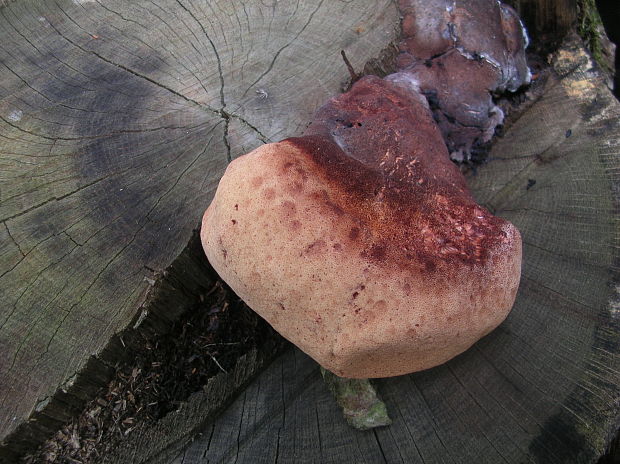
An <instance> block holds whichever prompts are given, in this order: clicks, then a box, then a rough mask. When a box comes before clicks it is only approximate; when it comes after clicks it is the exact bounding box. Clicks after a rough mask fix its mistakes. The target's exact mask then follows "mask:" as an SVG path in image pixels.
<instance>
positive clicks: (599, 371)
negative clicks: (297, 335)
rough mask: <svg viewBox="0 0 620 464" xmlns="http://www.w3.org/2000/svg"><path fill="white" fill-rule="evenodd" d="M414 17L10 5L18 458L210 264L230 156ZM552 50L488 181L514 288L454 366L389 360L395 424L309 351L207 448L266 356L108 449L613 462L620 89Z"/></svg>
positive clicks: (317, 95) (9, 382)
mask: <svg viewBox="0 0 620 464" xmlns="http://www.w3.org/2000/svg"><path fill="white" fill-rule="evenodd" d="M398 29H399V25H398V13H397V10H396V7H395V5H394V2H392V1H391V0H384V1H379V0H375V1H372V0H349V1H344V0H343V1H324V0H312V1H308V2H294V1H281V2H277V1H275V0H269V1H267V0H261V1H259V0H256V1H252V2H243V1H240V0H234V1H224V0H217V1H216V0H214V1H209V2H190V1H187V0H178V1H172V0H162V1H157V2H147V1H143V0H138V1H136V2H123V1H120V0H116V1H113V0H105V1H96V0H72V1H69V0H57V1H34V0H15V1H13V2H8V3H7V4H6V5H5V6H3V7H1V8H0V36H1V37H2V38H3V41H2V44H0V76H1V79H0V162H1V163H2V168H1V170H0V179H1V180H0V182H1V184H0V218H1V220H2V227H0V234H2V240H0V256H2V260H1V261H0V289H1V290H2V291H1V293H0V301H1V302H2V304H1V305H0V441H1V442H2V447H0V460H2V459H3V458H4V459H5V460H6V461H7V462H11V461H9V459H12V458H13V457H14V456H15V455H16V453H17V452H19V451H20V450H23V449H25V448H26V447H28V446H33V443H37V442H38V441H40V440H42V439H43V438H46V437H47V436H48V435H49V434H50V433H51V432H53V431H54V430H55V428H56V427H57V426H58V424H60V423H61V422H62V421H64V420H66V419H68V418H69V417H70V416H71V415H72V414H73V412H74V411H76V409H77V408H78V407H79V405H81V404H82V402H83V401H84V400H85V399H87V398H88V397H90V395H91V394H92V392H93V391H94V390H95V389H96V388H98V386H100V385H101V384H102V383H104V382H106V380H107V376H108V374H109V371H110V366H111V365H112V364H113V363H114V362H116V360H118V359H121V358H122V357H123V355H124V352H125V346H126V345H129V344H130V343H131V337H130V335H131V331H132V329H133V328H134V327H135V328H136V331H140V330H144V331H150V332H162V331H165V330H166V327H167V326H168V325H169V323H170V321H172V320H174V319H175V318H176V317H178V315H179V314H180V313H181V312H182V311H183V309H184V307H186V306H187V305H188V304H189V301H191V299H192V297H193V295H195V294H196V293H197V292H198V291H199V290H200V289H201V288H202V287H208V286H209V282H210V279H211V276H210V275H209V269H208V268H206V266H204V262H203V261H202V260H201V259H198V258H197V256H196V254H195V253H194V252H195V249H194V248H193V247H194V246H195V242H192V236H193V231H194V229H195V228H196V227H197V226H198V223H199V220H200V217H201V214H202V212H203V210H204V208H205V207H206V205H207V204H208V202H209V200H210V198H211V195H212V193H213V190H214V188H215V185H216V184H217V181H218V180H219V177H220V175H221V174H222V172H223V170H224V169H225V167H226V164H227V163H228V161H230V159H232V158H234V157H236V156H238V155H240V154H242V153H245V152H247V151H249V150H250V149H252V148H254V147H256V146H257V145H259V144H261V143H264V142H267V141H272V140H274V141H275V140H278V139H281V138H284V137H287V136H291V135H296V134H299V133H300V132H302V131H303V129H304V127H305V124H307V122H308V121H309V120H310V117H311V115H312V113H313V112H314V110H315V109H316V108H317V107H318V106H320V105H321V104H322V103H324V102H325V101H326V99H327V98H329V97H330V96H332V95H334V94H336V93H337V92H338V91H339V90H340V88H341V87H342V85H343V82H344V81H345V80H346V77H347V75H348V72H347V69H346V66H344V63H343V62H342V60H341V57H340V50H342V49H344V50H346V52H347V55H348V57H349V58H350V59H351V61H352V62H353V66H354V67H355V68H356V69H358V70H359V69H362V68H363V67H364V64H365V63H367V62H368V61H369V60H371V59H372V58H377V57H381V56H382V55H383V56H389V52H384V51H386V50H388V51H389V50H391V49H392V48H391V47H390V43H391V42H392V41H393V40H394V39H395V38H396V37H397V35H398ZM382 51H383V52H382ZM371 61H372V60H371ZM371 67H373V68H374V69H376V70H379V71H380V69H381V60H378V61H377V60H375V61H373V62H372V64H371ZM554 67H555V70H556V72H557V77H552V78H550V80H549V81H548V83H547V87H546V90H545V93H544V95H543V97H542V98H541V99H540V100H539V101H538V102H536V104H535V105H534V106H533V107H532V108H530V110H528V112H526V113H525V114H524V115H523V116H522V117H521V118H520V119H519V120H518V121H516V122H515V124H514V125H513V126H512V127H511V128H510V130H509V131H508V132H507V133H506V135H505V136H504V138H503V139H501V140H499V141H498V142H497V144H496V145H495V147H494V149H493V152H492V154H491V157H492V159H491V161H490V163H488V165H486V166H484V167H483V168H482V169H480V170H479V174H478V175H477V176H474V177H471V178H470V179H469V182H470V185H471V187H472V188H473V190H474V191H475V192H476V194H477V196H478V199H479V200H480V201H481V202H482V203H483V204H485V205H486V206H487V207H489V208H490V209H492V210H493V211H494V212H495V213H496V214H498V215H501V216H504V217H506V218H508V219H509V220H510V221H511V222H513V223H514V224H516V225H517V226H518V227H519V228H520V230H521V232H522V234H523V238H524V269H523V283H522V287H521V290H520V293H519V297H518V300H517V304H516V306H515V308H514V310H513V312H512V314H511V316H510V317H509V319H508V320H507V321H506V322H505V323H504V324H503V325H502V326H501V327H500V328H499V329H498V330H496V331H495V332H493V333H492V334H490V335H489V336H487V337H486V338H485V339H483V340H481V341H480V342H479V343H478V344H476V345H475V346H474V348H472V349H471V350H469V351H468V352H466V353H464V354H463V355H461V356H459V357H458V358H456V359H454V360H453V361H451V362H449V363H448V364H446V365H443V366H440V367H437V368H435V369H432V370H429V371H425V372H421V373H417V374H412V375H409V376H403V377H399V378H394V379H385V380H381V381H379V382H378V384H379V388H380V392H381V393H382V395H383V399H384V400H385V401H386V403H387V406H388V408H389V409H390V412H391V414H392V418H393V420H394V423H393V424H392V425H391V426H390V427H389V428H385V429H380V430H375V431H369V432H364V433H360V432H355V431H353V430H350V429H348V428H347V426H346V425H345V423H344V421H343V420H342V418H341V417H340V411H339V410H338V408H337V406H336V405H335V403H334V402H333V400H332V398H331V397H330V396H329V392H328V391H327V389H326V388H325V387H324V386H323V385H322V383H321V382H322V381H321V379H320V373H319V370H318V366H316V364H314V363H313V362H311V360H309V358H307V357H305V355H303V354H301V353H299V352H297V351H293V350H291V351H289V352H288V353H287V354H286V355H285V356H283V357H281V358H279V359H278V360H277V361H276V362H275V363H274V364H272V365H271V366H270V367H269V368H268V369H267V370H266V371H265V372H264V373H263V374H262V375H261V376H260V377H259V378H258V379H257V380H256V381H255V382H254V383H253V384H252V385H251V386H250V387H249V388H248V389H247V390H246V391H244V392H243V393H242V395H241V396H240V397H239V398H238V400H237V401H236V402H235V403H233V405H232V406H231V407H230V408H228V409H227V410H226V411H225V412H224V414H223V415H222V416H221V417H220V418H219V419H217V420H216V421H214V422H212V423H211V424H210V425H209V426H207V428H206V429H204V430H203V431H202V434H201V435H198V436H196V437H195V441H194V442H193V444H191V445H190V446H189V447H186V445H187V443H188V442H189V440H190V439H191V438H192V434H193V433H194V432H195V431H196V430H197V428H198V426H199V425H201V424H202V422H204V420H205V419H204V416H203V413H204V411H205V410H208V411H211V409H209V407H204V406H203V403H208V401H209V394H213V395H221V394H223V393H222V392H231V391H235V389H237V388H239V386H240V385H242V384H243V383H244V382H245V381H247V378H248V376H247V373H248V372H251V371H252V369H254V368H255V367H256V366H257V365H260V364H261V362H260V361H257V359H258V358H256V357H254V356H255V355H251V356H249V357H248V358H246V359H244V360H242V367H241V369H240V370H239V371H236V373H235V374H234V375H231V376H230V377H227V378H220V379H216V380H214V382H212V383H211V384H210V386H208V392H209V394H206V393H205V392H200V393H198V394H196V395H195V396H194V397H193V398H191V399H190V401H189V402H188V404H187V405H186V406H185V407H182V408H181V409H180V410H179V411H178V412H174V413H170V414H169V415H168V416H166V417H165V418H164V419H162V420H161V421H160V423H159V424H158V425H157V427H155V428H154V429H153V430H152V431H150V432H149V433H145V434H143V435H137V436H136V437H134V438H132V441H130V442H128V443H127V445H126V446H125V447H120V448H119V449H118V452H117V454H113V455H110V456H107V457H105V459H106V460H107V461H108V462H175V463H181V462H182V463H184V464H188V463H194V462H206V460H207V459H208V460H211V461H216V462H228V461H236V462H239V463H241V462H248V463H249V462H251V463H254V462H267V461H274V460H279V461H280V462H315V461H318V462H369V463H371V462H372V463H375V462H390V463H392V462H406V463H408V462H444V461H448V462H449V461H460V462H490V463H496V462H502V461H506V462H541V463H542V462H544V463H564V462H595V461H596V459H597V458H598V456H600V455H601V454H602V453H603V451H604V449H605V447H606V446H607V444H608V443H609V441H610V439H611V437H612V436H613V434H614V433H615V431H616V429H617V427H618V424H619V422H620V421H619V419H620V410H619V404H620V394H619V387H618V385H619V384H620V376H619V374H618V372H619V370H620V366H619V361H618V349H619V341H620V340H619V337H618V333H619V330H618V329H619V322H618V317H619V316H618V315H619V314H620V313H619V311H620V302H619V298H618V294H617V286H618V258H619V253H618V249H619V248H618V245H619V243H618V238H619V237H618V211H619V203H618V201H619V197H618V181H619V179H618V176H619V172H620V170H619V167H620V161H619V159H618V153H619V146H620V125H619V123H618V120H619V119H618V118H619V116H620V109H619V107H618V103H617V101H615V100H614V99H613V97H612V96H611V94H610V93H609V92H608V91H607V89H605V88H604V86H603V85H602V83H601V80H600V78H599V77H598V74H597V73H596V71H594V70H593V64H592V62H591V60H590V59H589V57H588V56H587V54H586V53H585V52H584V50H583V48H582V47H581V46H580V45H579V43H578V42H573V43H567V44H566V45H565V46H564V47H563V48H562V50H561V51H560V52H559V54H558V56H557V58H556V60H555V61H554ZM128 331H129V333H128ZM119 334H120V335H119ZM125 334H127V335H128V336H127V337H125V336H124V335H125Z"/></svg>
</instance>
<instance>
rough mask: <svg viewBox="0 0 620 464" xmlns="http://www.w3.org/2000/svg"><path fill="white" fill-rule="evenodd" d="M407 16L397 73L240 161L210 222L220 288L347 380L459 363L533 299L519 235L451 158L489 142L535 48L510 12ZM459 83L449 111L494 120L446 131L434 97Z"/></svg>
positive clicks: (489, 0)
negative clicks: (523, 285)
mask: <svg viewBox="0 0 620 464" xmlns="http://www.w3.org/2000/svg"><path fill="white" fill-rule="evenodd" d="M400 3H401V11H402V12H403V18H404V24H403V30H404V40H403V42H402V43H401V51H402V55H401V58H400V60H399V69H398V70H397V72H396V73H394V74H392V75H389V76H387V77H386V78H384V79H380V78H378V77H374V76H366V77H363V78H362V79H360V80H359V81H357V82H356V83H355V84H354V85H353V86H352V88H351V89H350V90H349V91H348V92H346V93H344V94H342V95H339V96H337V97H335V98H332V99H331V100H330V101H329V102H328V103H327V104H326V105H324V106H323V107H322V108H320V109H319V110H318V112H317V113H316V115H315V118H314V120H313V122H312V123H311V125H310V126H309V128H308V129H307V131H306V133H305V134H304V135H303V136H302V137H296V138H289V139H286V140H283V141H281V142H278V143H270V144H266V145H263V146H261V147H259V148H257V149H256V150H254V151H252V152H251V153H248V154H246V155H244V156H241V157H239V158H237V159H235V160H234V161H233V162H232V163H230V165H229V166H228V168H227V170H226V173H225V174H224V176H223V177H222V179H221V181H220V184H219V187H218V189H217V192H216V194H215V197H214V199H213V201H212V203H211V205H210V206H209V208H208V209H207V211H206V213H205V215H204V218H203V223H202V231H201V238H202V243H203V246H204V249H205V252H206V254H207V256H208V258H209V261H210V262H211V264H212V265H213V267H214V268H215V269H216V270H217V272H218V273H219V274H220V276H221V277H222V278H223V279H224V280H225V281H226V282H227V283H228V284H229V285H230V286H231V288H232V289H233V290H234V291H235V292H237V294H238V295H239V296H240V297H241V298H243V299H244V300H245V301H246V303H247V304H248V305H249V306H250V307H251V308H253V309H254V310H255V311H256V312H257V313H259V314H260V315H261V316H262V317H263V318H265V319H266V320H267V321H268V322H269V323H270V324H271V325H272V326H273V327H274V328H275V329H276V330H277V331H278V332H280V333H281V334H282V335H283V336H284V337H285V338H287V339H288V340H290V341H291V342H293V343H294V344H295V345H297V346H298V347H299V348H300V349H301V350H303V351H304V352H306V353H307V354H309V355H310V356H311V357H312V358H314V359H315V360H316V361H318V362H319V364H321V366H323V367H324V368H326V369H328V370H329V371H331V372H333V373H335V374H336V375H337V376H340V377H347V378H357V379H363V378H376V377H389V376H396V375H401V374H406V373H411V372H415V371H419V370H423V369H428V368H430V367H433V366H436V365H438V364H441V363H443V362H445V361H448V360H449V359H451V358H452V357H454V356H456V355H458V354H459V353H462V352H463V351H465V350H466V349H467V348H469V347H470V346H471V345H472V344H473V343H475V342H476V341H477V340H478V339H480V338H481V337H483V336H484V335H485V334H487V333H489V332H490V331H491V330H493V329H494V328H495V327H497V326H498V325H499V324H500V323H501V322H502V321H503V320H504V319H505V317H506V316H507V314H508V313H509V311H510V309H511V307H512V305H513V302H514V299H515V295H516V293H517V288H518V286H519V279H520V270H521V239H520V235H519V232H518V231H517V229H516V228H515V227H514V226H513V225H512V224H510V223H509V222H507V221H505V220H503V219H500V218H498V217H495V216H493V215H492V214H491V213H489V212H488V211H487V210H486V209H484V208H483V207H481V206H479V205H477V204H476V202H475V201H474V199H473V198H472V196H471V194H470V193H469V191H468V188H467V186H466V183H465V179H464V177H463V176H462V174H461V173H460V171H459V169H458V168H457V167H456V166H455V165H454V164H453V163H452V162H451V161H450V155H449V150H448V148H447V146H446V143H447V144H448V145H450V144H451V143H452V145H453V146H452V148H453V149H463V147H468V146H469V147H470V146H471V144H472V143H474V142H475V141H476V140H478V139H479V138H480V137H482V138H483V139H485V137H486V135H484V134H487V133H488V131H489V130H491V129H490V127H491V126H493V124H495V123H496V122H497V118H494V117H493V115H492V114H491V113H492V111H490V110H489V108H490V107H491V106H494V105H493V102H492V99H491V92H493V91H495V90H497V89H509V90H514V89H516V88H517V87H518V86H519V85H520V84H521V83H525V82H527V80H528V79H529V71H527V66H525V58H524V56H523V53H524V51H523V50H524V47H525V45H526V38H525V33H524V31H523V29H522V28H521V27H520V23H519V22H518V18H517V17H516V14H514V12H512V10H509V9H508V7H504V6H503V5H500V4H499V3H498V2H496V1H494V0H472V1H465V2H445V1H434V2H431V3H432V4H433V8H430V5H429V4H428V3H426V2H422V3H423V4H424V6H425V8H419V7H417V3H418V2H417V1H401V2H400ZM422 3H421V4H422ZM412 8H415V11H416V12H418V11H423V14H420V15H417V16H416V15H413V13H412ZM468 11H469V13H468ZM488 11H490V12H496V13H497V14H496V15H495V16H493V15H486V16H485V14H481V12H488ZM463 18H466V19H467V26H466V27H465V25H464V24H465V19H463ZM476 18H477V19H476ZM416 21H417V22H416ZM459 21H460V22H459ZM493 21H495V22H493ZM515 24H519V27H515ZM476 28H478V29H476ZM422 29H423V30H422ZM468 31H476V32H475V33H470V34H469V35H467V33H468ZM461 32H462V35H463V36H466V37H465V38H461V37H460V35H459V34H461ZM457 35H458V37H459V38H458V40H457V39H455V37H457ZM444 42H445V43H444ZM446 44H447V45H446ZM446 47H447V48H446ZM446 49H448V51H446ZM465 49H467V50H468V52H467V53H464V52H463V50H465ZM487 50H488V51H487ZM437 54H440V55H441V57H440V58H438V57H437V56H436V55H437ZM457 55H458V56H457ZM485 56H486V57H488V59H486V58H485V59H483V60H482V61H481V60H480V59H479V57H485ZM433 57H434V58H433ZM498 57H499V58H498ZM428 60H439V61H437V62H436V63H437V64H432V65H431V66H430V67H429V66H428ZM425 63H426V64H425ZM433 63H435V61H433ZM433 66H437V68H438V69H439V70H440V71H438V73H435V74H433V73H426V74H425V73H424V72H422V71H421V70H428V69H432V67H433ZM523 66H525V68H523ZM471 69H475V70H477V71H476V72H473V71H471ZM480 73H482V74H480ZM457 75H458V76H459V79H460V80H461V81H462V82H461V83H459V84H458V85H457V86H456V90H455V91H454V92H452V91H450V92H435V97H436V98H437V99H438V100H439V103H438V105H439V107H444V106H445V107H454V109H455V111H457V113H458V112H463V111H464V112H465V113H467V114H469V115H470V116H471V114H472V111H473V110H472V108H473V107H474V106H475V105H477V106H476V108H478V109H479V111H477V112H474V113H475V117H474V119H475V121H473V123H472V124H469V125H467V124H453V125H452V126H450V127H448V126H445V125H444V126H442V119H441V118H438V117H437V114H434V111H433V110H434V108H433V105H429V99H428V97H429V95H430V94H431V93H432V92H431V91H430V90H429V89H431V86H432V85H436V86H437V88H440V89H444V88H446V86H447V85H451V84H452V83H453V82H454V76H457ZM481 75H484V76H486V77H485V79H481ZM489 76H491V77H489ZM433 80H434V82H435V84H432V82H431V81H433ZM491 81H492V82H491ZM472 89H475V91H473V90H472ZM463 93H467V95H468V96H467V98H466V99H465V100H462V102H461V104H460V105H457V104H456V103H455V102H456V101H458V100H461V99H462V98H463V97H462V94H463ZM455 99H456V100H455ZM435 109H436V108H435ZM442 111H443V110H442ZM435 113H436V111H435ZM454 118H456V119H455V120H457V119H459V118H461V116H460V113H458V114H456V116H454ZM476 118H477V119H476ZM470 119H471V118H470ZM437 121H439V124H437ZM470 122H471V121H470ZM450 124H452V123H450ZM493 127H494V126H493ZM459 131H461V132H459ZM442 132H443V134H442ZM444 137H445V140H447V142H446V141H444ZM459 137H460V139H458V138H459ZM454 140H460V142H458V143H456V142H454ZM459 144H460V145H459Z"/></svg>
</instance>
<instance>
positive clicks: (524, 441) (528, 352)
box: [153, 39, 620, 464]
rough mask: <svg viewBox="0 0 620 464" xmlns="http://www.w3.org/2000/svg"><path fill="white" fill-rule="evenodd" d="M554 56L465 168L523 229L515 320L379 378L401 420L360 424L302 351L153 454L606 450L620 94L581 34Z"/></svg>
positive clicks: (613, 386) (418, 457)
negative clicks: (421, 367) (175, 448)
mask: <svg viewBox="0 0 620 464" xmlns="http://www.w3.org/2000/svg"><path fill="white" fill-rule="evenodd" d="M554 67H555V70H556V71H557V73H558V77H551V78H550V79H549V80H548V82H547V84H546V88H545V92H544V95H543V96H542V97H541V98H540V99H539V100H538V101H537V102H536V103H535V104H534V105H533V106H532V107H531V108H530V109H529V110H528V111H527V112H526V113H524V114H523V115H522V116H521V117H520V118H519V119H518V120H517V121H516V122H515V123H514V124H513V125H512V127H510V128H509V129H508V131H507V133H506V135H505V136H504V137H503V138H501V139H500V140H498V141H497V143H496V144H495V146H494V148H493V150H492V153H491V161H490V162H489V163H488V164H487V165H485V166H483V167H482V168H481V169H480V170H479V173H478V175H476V176H473V177H470V178H469V182H470V185H471V187H472V189H473V190H474V191H475V193H476V195H477V198H478V199H479V200H480V201H481V202H482V203H483V204H485V205H487V206H488V207H489V208H490V209H492V210H493V211H495V212H496V213H497V214H499V215H501V216H504V217H506V218H508V219H510V220H511V221H512V222H513V223H515V224H516V225H517V226H518V227H519V229H520V230H521V232H522V234H523V243H524V266H523V278H522V285H521V288H520V291H519V295H518V297H517V301H516V304H515V307H514V309H513V311H512V313H511V314H510V316H509V317H508V319H507V320H506V321H505V323H504V324H502V325H501V326H500V327H499V328H498V329H497V330H495V331H494V332H492V333H491V334H490V335H488V336H487V337H485V338H484V339H483V340H481V341H480V342H479V343H477V344H476V345H475V346H474V347H473V348H472V349H470V350H469V351H467V352H466V353H464V354H463V355H461V356H459V357H457V358H456V359H454V360H452V361H450V362H448V363H447V364H445V365H442V366H439V367H437V368H434V369H431V370H428V371H424V372H419V373H415V374H412V375H408V376H403V377H398V378H393V379H383V380H380V381H379V382H378V384H379V392H380V394H381V395H382V397H383V399H384V401H385V402H386V404H387V407H388V410H389V411H390V414H391V416H392V419H393V424H392V425H391V426H390V427H387V428H383V429H377V430H374V431H369V432H359V431H355V430H353V429H351V428H349V427H348V426H347V425H346V424H345V422H344V420H343V419H342V418H341V417H340V412H339V410H338V408H337V406H336V405H335V403H334V401H333V400H332V399H331V398H330V396H329V393H328V391H327V388H325V387H324V386H323V385H322V381H321V379H320V374H319V370H318V367H317V366H316V364H315V363H313V362H312V361H311V360H310V359H309V358H307V357H306V356H305V355H303V354H301V353H300V352H298V351H292V352H289V353H287V354H286V355H285V356H283V357H281V358H280V359H278V360H277V361H276V362H275V363H274V364H272V365H271V366H270V367H269V368H268V369H267V370H266V371H265V372H264V373H263V374H261V375H260V376H259V377H258V378H257V380H256V381H255V382H254V383H253V384H252V385H251V386H250V387H249V388H248V389H247V390H246V391H245V392H244V394H243V395H242V396H241V397H240V398H239V399H238V400H237V401H236V402H235V403H233V405H232V406H231V407H230V408H228V409H227V410H226V412H225V413H224V414H223V415H222V416H221V417H220V418H219V419H218V420H216V421H215V422H213V423H212V424H211V425H210V426H209V427H207V428H206V429H204V430H203V431H202V434H201V435H200V436H197V437H196V439H195V441H194V442H193V443H192V444H191V445H190V446H188V447H187V448H186V449H185V450H183V451H182V452H180V453H179V454H178V455H177V456H176V457H174V458H173V459H170V458H169V454H165V455H161V456H160V458H158V459H155V460H154V461H153V462H169V463H173V464H195V463H206V462H210V463H232V462H235V463H268V462H278V463H304V462H308V463H310V462H321V463H326V462H334V463H337V462H356V463H357V462H360V463H379V462H386V463H390V464H391V463H401V462H402V463H417V462H419V463H447V462H462V463H474V462H475V463H500V462H510V463H524V462H538V463H545V464H553V463H557V464H563V463H569V462H574V463H586V462H589V463H593V462H596V460H597V459H598V458H599V457H600V456H601V455H602V454H603V453H604V451H605V448H606V446H607V445H608V443H609V441H610V439H611V438H612V436H613V435H614V433H615V431H616V430H617V427H618V425H619V424H620V358H619V356H618V352H619V350H620V330H619V329H620V312H619V311H620V303H619V299H618V288H619V287H618V284H619V279H618V277H619V275H618V270H619V269H618V263H619V262H620V261H619V258H620V248H619V246H618V245H619V238H620V236H619V235H620V228H619V227H618V214H619V211H620V208H619V206H620V203H619V201H620V197H619V195H618V192H619V187H618V186H619V185H620V178H619V177H620V156H619V155H620V119H619V117H620V105H619V104H618V102H617V101H616V100H615V99H614V98H613V96H612V95H611V94H610V92H609V91H608V89H607V88H606V87H605V86H604V85H603V84H602V80H601V78H600V76H599V75H598V74H597V73H596V72H595V71H594V70H593V68H592V62H591V60H590V58H589V57H588V55H587V54H586V53H585V52H584V50H583V48H582V47H581V45H580V42H579V41H578V40H577V39H573V41H572V42H568V43H566V44H565V45H564V47H563V48H562V50H561V51H560V52H559V53H558V55H557V57H556V59H555V61H554ZM534 181H535V183H533V182H534Z"/></svg>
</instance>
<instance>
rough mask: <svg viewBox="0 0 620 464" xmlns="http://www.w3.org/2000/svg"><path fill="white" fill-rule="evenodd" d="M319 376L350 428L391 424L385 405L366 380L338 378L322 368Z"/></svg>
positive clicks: (369, 427)
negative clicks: (333, 397)
mask: <svg viewBox="0 0 620 464" xmlns="http://www.w3.org/2000/svg"><path fill="white" fill-rule="evenodd" d="M321 374H322V375H323V380H324V381H325V383H326V384H327V387H328V388H329V389H330V391H331V392H332V393H333V395H334V396H335V397H336V402H337V403H338V405H339V406H340V407H341V408H342V413H343V415H344V418H345V420H346V421H347V423H348V424H349V425H350V426H352V427H354V428H356V429H358V430H369V429H372V428H375V427H383V426H386V425H390V424H391V423H392V420H391V419H390V418H389V416H388V413H387V408H386V407H385V403H384V402H383V401H381V400H380V399H379V398H378V397H377V392H376V390H375V388H374V387H373V386H372V385H371V383H370V381H369V380H368V379H347V378H344V377H338V376H337V375H336V374H334V373H333V372H330V371H328V370H326V369H324V368H322V367H321Z"/></svg>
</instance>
